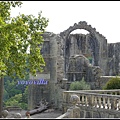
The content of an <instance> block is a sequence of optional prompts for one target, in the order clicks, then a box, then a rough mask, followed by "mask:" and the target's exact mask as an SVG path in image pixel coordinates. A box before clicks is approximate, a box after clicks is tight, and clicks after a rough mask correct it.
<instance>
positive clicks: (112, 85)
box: [102, 76, 120, 90]
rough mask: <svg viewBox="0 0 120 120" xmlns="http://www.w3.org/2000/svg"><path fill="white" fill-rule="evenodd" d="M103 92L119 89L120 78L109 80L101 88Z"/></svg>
mask: <svg viewBox="0 0 120 120" xmlns="http://www.w3.org/2000/svg"><path fill="white" fill-rule="evenodd" d="M102 89H104V90H109V89H120V78H119V77H117V76H116V77H115V78H111V79H110V80H109V81H108V82H107V83H106V84H105V86H103V88H102Z"/></svg>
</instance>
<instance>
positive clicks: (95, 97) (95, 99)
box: [95, 96, 97, 107]
mask: <svg viewBox="0 0 120 120" xmlns="http://www.w3.org/2000/svg"><path fill="white" fill-rule="evenodd" d="M95 107H97V97H96V96H95Z"/></svg>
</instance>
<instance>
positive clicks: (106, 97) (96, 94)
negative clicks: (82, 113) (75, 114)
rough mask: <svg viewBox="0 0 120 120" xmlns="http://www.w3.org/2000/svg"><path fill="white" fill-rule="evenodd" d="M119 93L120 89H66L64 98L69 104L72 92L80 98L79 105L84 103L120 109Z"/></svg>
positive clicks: (103, 107) (85, 104)
mask: <svg viewBox="0 0 120 120" xmlns="http://www.w3.org/2000/svg"><path fill="white" fill-rule="evenodd" d="M101 93H102V94H101ZM119 93H120V91H119V90H108V91H107V90H105V91H103V90H99V91H94V90H91V91H90V90H81V91H64V92H63V100H64V103H65V104H69V103H70V96H71V95H72V94H76V95H77V96H78V97H79V98H80V102H79V103H78V106H79V105H82V106H91V107H96V108H102V109H112V110H120V96H119V95H118V94H119Z"/></svg>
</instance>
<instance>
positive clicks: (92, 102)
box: [91, 95, 94, 106]
mask: <svg viewBox="0 0 120 120" xmlns="http://www.w3.org/2000/svg"><path fill="white" fill-rule="evenodd" d="M91 106H94V96H93V95H92V96H91Z"/></svg>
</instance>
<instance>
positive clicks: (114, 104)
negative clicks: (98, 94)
mask: <svg viewBox="0 0 120 120" xmlns="http://www.w3.org/2000/svg"><path fill="white" fill-rule="evenodd" d="M113 109H114V110H117V99H114V100H113Z"/></svg>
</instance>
